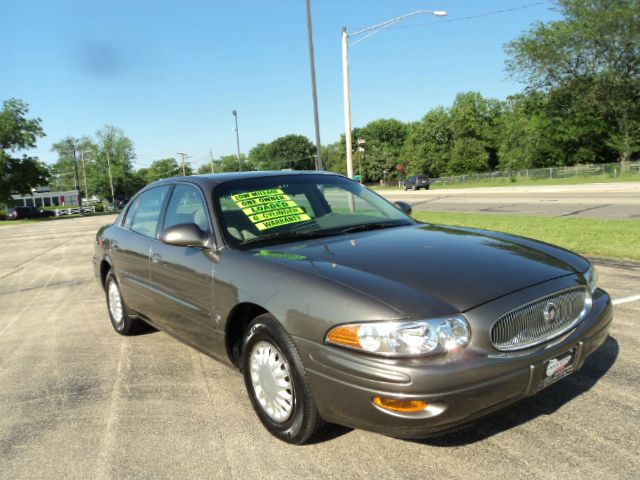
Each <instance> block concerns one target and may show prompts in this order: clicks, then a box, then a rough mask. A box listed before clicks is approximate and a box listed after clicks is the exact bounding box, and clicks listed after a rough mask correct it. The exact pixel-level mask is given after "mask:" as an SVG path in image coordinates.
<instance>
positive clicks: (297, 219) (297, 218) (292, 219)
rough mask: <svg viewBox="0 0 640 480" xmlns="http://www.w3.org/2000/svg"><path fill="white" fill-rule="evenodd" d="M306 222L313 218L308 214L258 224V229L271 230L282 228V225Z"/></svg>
mask: <svg viewBox="0 0 640 480" xmlns="http://www.w3.org/2000/svg"><path fill="white" fill-rule="evenodd" d="M306 220H311V217H310V216H309V215H307V214H306V213H302V214H300V215H289V216H287V217H280V218H274V219H273V220H267V221H266V222H261V223H256V228H257V229H258V230H260V231H262V230H267V229H269V228H275V227H281V226H282V225H288V224H290V223H298V222H304V221H306Z"/></svg>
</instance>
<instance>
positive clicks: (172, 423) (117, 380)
mask: <svg viewBox="0 0 640 480" xmlns="http://www.w3.org/2000/svg"><path fill="white" fill-rule="evenodd" d="M106 221H108V217H93V218H77V219H66V220H57V221H52V222H37V223H32V224H25V225H13V226H2V227H0V305H1V307H0V352H1V355H0V478H2V479H5V478H6V479H14V478H80V479H85V478H96V479H102V478H205V477H206V478H221V479H234V478H237V479H247V478H265V479H271V478H274V479H278V480H283V479H289V478H291V479H305V478H324V479H331V478H361V479H368V478H389V479H395V478H403V479H411V478H415V479H426V478H447V479H465V480H468V479H472V478H479V479H484V478H488V477H491V478H536V479H556V478H607V479H609V478H629V479H635V478H639V477H640V458H639V457H638V451H640V437H639V436H638V431H640V411H639V410H638V398H639V397H640V395H639V394H640V392H639V388H640V387H639V384H640V382H639V381H638V371H640V345H639V342H638V339H639V337H638V321H637V320H638V317H639V316H640V302H630V303H626V304H622V305H619V306H617V307H616V310H615V321H614V324H613V326H612V330H611V336H610V337H609V338H608V339H607V340H606V342H605V343H604V345H603V346H602V347H601V348H600V349H599V350H598V351H596V352H595V353H594V354H593V355H592V356H591V357H590V358H589V359H588V360H587V361H586V363H585V365H584V367H583V368H582V370H581V371H580V372H578V373H576V374H574V375H571V376H570V377H568V378H566V379H564V380H562V381H560V382H559V383H557V384H555V385H552V386H551V387H549V388H548V389H546V390H545V391H543V392H541V393H539V394H538V395H535V396H533V397H530V398H528V399H526V400H524V401H521V402H519V403H518V404H516V405H514V406H512V407H510V408H508V409H507V410H504V411H502V412H499V413H498V414H496V415H495V416H493V417H490V418H487V419H484V420H482V421H480V422H479V423H477V424H476V425H475V426H473V427H472V428H470V429H466V430H462V431H459V432H457V433H454V434H449V435H446V436H444V437H441V438H436V439H431V440H424V441H420V442H412V441H403V440H397V439H393V438H389V437H385V436H382V435H377V434H373V433H369V432H365V431H362V430H349V429H346V428H338V429H336V430H335V431H334V433H333V435H331V436H329V437H327V438H325V439H324V440H323V441H321V442H319V443H317V444H315V445H309V446H303V447H294V446H290V445H287V444H285V443H282V442H280V441H278V440H276V439H275V438H273V437H272V436H271V435H269V434H268V433H267V431H266V430H265V429H264V428H263V427H262V425H261V424H260V422H259V420H258V418H257V417H256V415H255V414H254V412H253V410H252V408H251V404H250V402H249V399H248V397H247V395H246V393H245V388H244V383H243V380H242V377H241V375H240V374H239V373H238V372H237V371H235V370H233V369H231V368H228V367H226V366H224V365H222V364H220V363H218V362H216V361H214V360H212V359H210V358H208V357H206V356H205V355H202V354H200V353H198V352H196V351H195V350H193V349H191V348H189V347H187V346H185V345H183V344H182V343H180V342H178V341H177V340H174V339H173V338H171V337H169V336H168V335H166V334H164V333H161V332H149V333H147V334H144V335H140V336H136V337H128V338H127V337H121V336H119V335H117V334H116V333H115V332H114V331H113V329H112V328H111V325H110V323H109V319H108V316H107V311H106V306H105V300H104V294H103V293H102V292H101V290H100V289H99V288H98V287H97V285H96V282H95V280H94V277H93V271H92V265H91V252H92V243H93V241H94V238H95V237H94V235H95V231H96V230H97V228H98V226H99V225H101V224H103V223H105V222H106ZM599 270H600V278H601V285H602V286H603V287H604V288H606V289H608V290H609V292H610V293H611V295H612V296H613V297H614V298H621V297H628V296H631V295H634V294H638V293H640V292H639V291H638V287H639V286H640V265H638V264H631V263H629V264H621V263H617V262H611V263H607V264H601V265H600V269H599ZM283 281H284V279H283Z"/></svg>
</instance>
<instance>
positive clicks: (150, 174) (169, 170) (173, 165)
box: [146, 158, 193, 183]
mask: <svg viewBox="0 0 640 480" xmlns="http://www.w3.org/2000/svg"><path fill="white" fill-rule="evenodd" d="M183 173H186V175H192V174H193V170H192V169H191V166H190V165H185V167H184V171H183V169H182V165H180V164H178V162H177V161H176V159H175V158H163V159H162V160H155V161H154V162H152V163H151V166H150V167H149V168H148V169H147V171H146V180H147V183H151V182H155V181H156V180H160V179H163V178H170V177H177V176H180V175H182V174H183Z"/></svg>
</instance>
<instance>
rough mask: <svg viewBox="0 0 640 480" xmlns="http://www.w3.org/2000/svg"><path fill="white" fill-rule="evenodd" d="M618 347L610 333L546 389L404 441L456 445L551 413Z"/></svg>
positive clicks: (611, 359)
mask: <svg viewBox="0 0 640 480" xmlns="http://www.w3.org/2000/svg"><path fill="white" fill-rule="evenodd" d="M619 352H620V348H619V345H618V342H617V341H616V339H615V338H613V337H611V336H609V337H607V339H606V340H605V341H604V343H603V344H602V345H601V346H600V348H598V349H597V350H596V351H595V352H593V353H592V354H591V356H589V357H588V358H587V360H586V361H585V363H584V365H583V366H582V368H581V369H580V371H578V372H576V373H575V374H574V375H571V376H569V377H567V378H565V379H563V380H561V381H559V382H558V383H555V384H554V385H551V386H549V387H548V388H547V389H545V390H543V391H541V392H539V393H537V394H535V395H533V396H531V397H527V398H525V399H523V400H520V401H519V402H517V403H515V404H513V405H511V406H509V407H506V408H505V409H504V410H500V411H499V412H496V413H494V414H492V415H490V416H488V417H485V418H481V419H480V420H478V421H476V422H475V423H473V424H471V425H469V426H467V427H462V428H461V429H459V430H456V431H453V432H450V433H445V434H443V435H440V436H437V437H430V438H426V439H419V440H407V441H411V442H416V443H422V444H425V445H430V446H434V447H458V446H464V445H469V444H472V443H476V442H479V441H482V440H486V439H487V438H490V437H492V436H493V435H496V434H498V433H501V432H504V431H506V430H510V429H512V428H514V427H517V426H519V425H522V424H524V423H527V422H529V421H531V420H533V419H535V418H537V417H539V416H541V415H550V414H552V413H554V412H555V411H556V410H558V409H559V408H560V407H562V406H563V405H565V404H566V403H568V402H570V401H571V400H573V399H574V398H577V397H579V396H580V395H582V394H583V393H585V392H587V391H588V390H590V389H591V388H592V387H593V386H594V385H595V384H596V383H597V382H598V380H599V379H600V378H602V376H604V374H605V373H607V372H608V371H609V369H610V368H611V367H612V366H613V365H614V363H615V362H616V359H617V358H618V354H619Z"/></svg>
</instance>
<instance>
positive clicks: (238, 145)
mask: <svg viewBox="0 0 640 480" xmlns="http://www.w3.org/2000/svg"><path fill="white" fill-rule="evenodd" d="M231 113H232V114H233V118H234V119H235V122H236V128H235V130H236V149H237V151H238V171H239V172H241V171H242V164H241V163H240V132H238V112H237V111H235V110H234V111H232V112H231Z"/></svg>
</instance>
